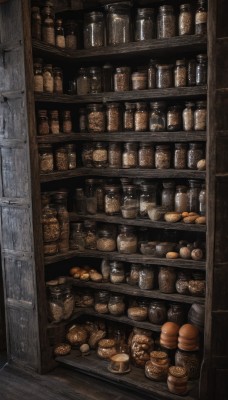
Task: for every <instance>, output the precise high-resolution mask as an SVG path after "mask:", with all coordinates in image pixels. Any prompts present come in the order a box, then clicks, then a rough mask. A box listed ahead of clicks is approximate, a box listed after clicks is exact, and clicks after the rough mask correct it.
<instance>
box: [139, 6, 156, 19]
mask: <svg viewBox="0 0 228 400" xmlns="http://www.w3.org/2000/svg"><path fill="white" fill-rule="evenodd" d="M137 14H138V16H139V17H149V16H153V15H154V8H138V9H137Z"/></svg>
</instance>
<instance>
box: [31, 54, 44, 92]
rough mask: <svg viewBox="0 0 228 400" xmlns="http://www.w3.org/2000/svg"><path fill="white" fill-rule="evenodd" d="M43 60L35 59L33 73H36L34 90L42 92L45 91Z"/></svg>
mask: <svg viewBox="0 0 228 400" xmlns="http://www.w3.org/2000/svg"><path fill="white" fill-rule="evenodd" d="M42 63H43V60H42V59H41V58H38V59H36V60H34V65H33V75H34V78H33V79H34V92H35V93H42V92H43V91H44V78H43V67H42Z"/></svg>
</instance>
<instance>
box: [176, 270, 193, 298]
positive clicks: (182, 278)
mask: <svg viewBox="0 0 228 400" xmlns="http://www.w3.org/2000/svg"><path fill="white" fill-rule="evenodd" d="M190 277H191V275H190V274H189V273H188V272H178V274H177V280H176V291H177V293H179V294H189V289H188V283H189V281H190Z"/></svg>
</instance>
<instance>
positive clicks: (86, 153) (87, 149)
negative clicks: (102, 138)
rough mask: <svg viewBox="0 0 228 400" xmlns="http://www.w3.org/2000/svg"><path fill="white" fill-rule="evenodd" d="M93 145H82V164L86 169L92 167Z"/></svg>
mask: <svg viewBox="0 0 228 400" xmlns="http://www.w3.org/2000/svg"><path fill="white" fill-rule="evenodd" d="M93 150H94V144H93V143H83V145H82V164H83V166H84V167H86V168H91V167H93Z"/></svg>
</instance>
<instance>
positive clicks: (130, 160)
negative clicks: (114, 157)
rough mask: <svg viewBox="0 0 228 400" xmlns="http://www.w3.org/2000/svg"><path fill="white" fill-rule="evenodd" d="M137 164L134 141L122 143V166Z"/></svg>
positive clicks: (129, 166)
mask: <svg viewBox="0 0 228 400" xmlns="http://www.w3.org/2000/svg"><path fill="white" fill-rule="evenodd" d="M137 165H138V154H137V144H136V143H124V151H123V154H122V167H123V168H135V167H137Z"/></svg>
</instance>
